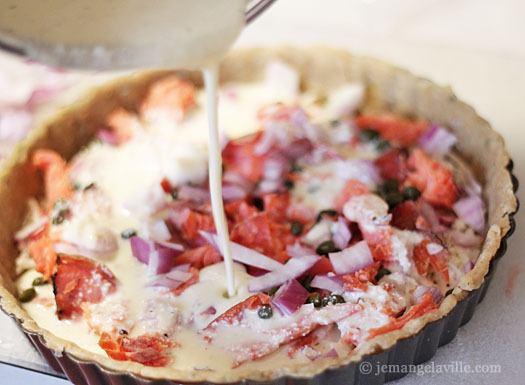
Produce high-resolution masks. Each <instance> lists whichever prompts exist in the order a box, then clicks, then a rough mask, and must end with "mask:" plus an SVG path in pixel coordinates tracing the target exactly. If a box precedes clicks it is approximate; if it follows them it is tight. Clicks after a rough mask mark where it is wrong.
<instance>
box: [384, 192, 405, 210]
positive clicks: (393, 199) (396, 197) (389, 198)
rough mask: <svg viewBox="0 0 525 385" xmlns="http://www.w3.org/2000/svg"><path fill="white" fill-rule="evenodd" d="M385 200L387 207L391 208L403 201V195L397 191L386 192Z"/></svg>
mask: <svg viewBox="0 0 525 385" xmlns="http://www.w3.org/2000/svg"><path fill="white" fill-rule="evenodd" d="M385 201H386V203H388V207H390V208H392V207H395V206H397V205H398V204H400V203H402V202H403V195H401V193H399V192H390V193H388V194H386V196H385Z"/></svg>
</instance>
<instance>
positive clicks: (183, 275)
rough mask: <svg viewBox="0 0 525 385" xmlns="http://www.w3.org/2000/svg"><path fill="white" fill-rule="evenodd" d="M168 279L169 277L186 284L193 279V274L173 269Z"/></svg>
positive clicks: (167, 275)
mask: <svg viewBox="0 0 525 385" xmlns="http://www.w3.org/2000/svg"><path fill="white" fill-rule="evenodd" d="M166 277H168V278H169V279H173V280H174V281H182V282H186V281H187V280H188V279H190V278H191V277H193V274H191V273H189V272H187V271H181V270H177V269H172V270H170V271H169V272H168V273H166Z"/></svg>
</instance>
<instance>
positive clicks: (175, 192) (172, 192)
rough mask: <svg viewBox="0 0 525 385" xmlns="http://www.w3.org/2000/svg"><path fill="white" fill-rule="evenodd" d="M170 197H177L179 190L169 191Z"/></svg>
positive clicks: (175, 198) (174, 198)
mask: <svg viewBox="0 0 525 385" xmlns="http://www.w3.org/2000/svg"><path fill="white" fill-rule="evenodd" d="M170 195H171V198H172V199H173V200H174V201H176V200H177V199H178V198H179V190H177V189H173V190H171V192H170Z"/></svg>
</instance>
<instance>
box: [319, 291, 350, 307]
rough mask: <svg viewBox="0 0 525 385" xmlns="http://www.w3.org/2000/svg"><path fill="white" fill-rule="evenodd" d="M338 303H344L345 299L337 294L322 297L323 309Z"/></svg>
mask: <svg viewBox="0 0 525 385" xmlns="http://www.w3.org/2000/svg"><path fill="white" fill-rule="evenodd" d="M338 303H345V299H344V298H343V296H342V295H339V294H330V295H328V296H326V297H324V298H323V300H322V305H323V307H324V306H328V305H335V304H338Z"/></svg>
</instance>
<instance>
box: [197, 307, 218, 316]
mask: <svg viewBox="0 0 525 385" xmlns="http://www.w3.org/2000/svg"><path fill="white" fill-rule="evenodd" d="M216 313H217V309H215V308H214V307H213V306H210V307H209V308H207V309H206V310H204V311H203V312H202V313H201V314H202V315H214V314H216Z"/></svg>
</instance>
